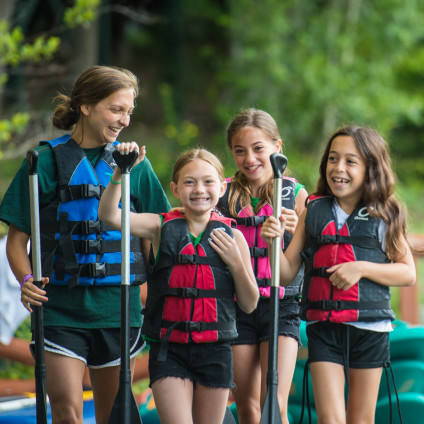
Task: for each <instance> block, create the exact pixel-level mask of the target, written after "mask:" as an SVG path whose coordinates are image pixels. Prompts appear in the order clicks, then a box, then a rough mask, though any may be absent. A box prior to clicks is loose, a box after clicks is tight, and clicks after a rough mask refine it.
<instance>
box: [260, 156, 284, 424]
mask: <svg viewBox="0 0 424 424" xmlns="http://www.w3.org/2000/svg"><path fill="white" fill-rule="evenodd" d="M270 161H271V165H272V168H273V170H274V198H273V216H274V218H276V219H277V221H278V223H280V214H281V190H282V184H283V180H282V176H283V173H284V169H285V168H286V166H287V158H286V157H285V156H284V155H282V154H281V153H274V154H272V155H271V157H270ZM280 252H281V237H275V238H274V239H273V240H272V250H271V293H270V303H269V308H270V322H269V350H268V373H267V389H268V391H267V395H266V398H265V404H264V407H263V411H262V415H261V424H265V423H272V424H280V423H281V414H280V407H279V404H278V397H277V389H278V368H277V358H278V318H279V300H280Z"/></svg>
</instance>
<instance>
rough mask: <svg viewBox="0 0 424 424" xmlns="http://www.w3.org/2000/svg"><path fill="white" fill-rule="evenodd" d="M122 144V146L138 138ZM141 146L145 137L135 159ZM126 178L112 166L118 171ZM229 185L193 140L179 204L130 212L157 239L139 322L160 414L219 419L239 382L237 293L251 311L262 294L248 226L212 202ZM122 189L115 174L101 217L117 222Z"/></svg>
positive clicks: (137, 231) (177, 178) (182, 164)
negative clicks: (236, 223)
mask: <svg viewBox="0 0 424 424" xmlns="http://www.w3.org/2000/svg"><path fill="white" fill-rule="evenodd" d="M118 149H119V150H120V151H121V153H124V154H125V153H128V152H129V151H132V150H134V149H138V146H137V145H136V144H135V143H124V144H121V145H119V146H118ZM144 154H145V148H144V147H143V148H142V149H141V150H140V153H139V156H138V159H137V161H136V162H135V163H136V164H137V163H138V162H140V161H141V160H143V159H144ZM120 178H121V175H120V170H119V169H116V170H115V172H114V174H113V176H112V179H113V181H115V182H118V181H119V180H120ZM225 187H226V183H225V181H224V175H223V169H222V165H221V164H220V162H219V160H218V159H217V158H216V157H215V156H214V155H213V154H212V153H210V152H208V151H206V150H203V149H195V150H190V151H188V152H186V153H185V154H183V155H182V156H181V157H180V158H179V159H178V160H177V162H176V164H175V167H174V173H173V180H172V182H171V190H172V193H173V195H174V196H175V197H176V198H177V199H179V200H180V202H181V207H182V209H180V208H178V209H174V210H173V211H171V212H169V213H167V214H160V215H157V214H138V213H131V214H130V228H131V234H133V235H137V236H139V237H143V238H145V239H148V240H151V242H152V253H153V256H152V257H151V259H152V261H151V272H150V273H149V275H148V277H147V281H148V283H147V284H148V291H147V293H148V294H147V301H146V307H145V310H144V323H143V328H142V332H143V335H144V337H145V338H146V340H147V341H149V343H150V351H149V375H150V384H151V387H152V390H153V396H154V399H155V403H156V407H157V410H158V414H159V418H160V420H161V422H162V423H167V424H169V423H175V424H181V423H199V424H200V423H201V424H205V423H206V424H209V423H211V424H212V423H216V424H221V423H222V421H223V418H224V415H225V409H226V404H227V399H228V393H229V389H230V387H231V386H232V384H233V366H232V353H231V347H230V344H229V342H230V341H231V340H234V339H235V337H236V336H237V331H236V326H235V307H234V295H236V297H237V301H238V303H239V305H240V307H241V308H242V309H243V310H244V311H245V312H247V313H248V312H251V311H253V310H254V309H255V308H256V304H257V301H258V298H259V293H258V288H257V286H256V284H255V277H254V275H253V270H252V267H251V264H250V257H249V249H248V246H247V244H246V241H245V239H244V237H243V235H242V234H241V233H240V232H239V231H238V230H235V229H231V221H232V220H231V219H228V218H224V217H222V216H220V215H218V214H217V213H216V212H214V210H213V209H214V208H215V206H216V204H217V203H218V199H219V197H220V196H222V195H223V194H224V192H225ZM119 199H120V190H119V188H118V187H116V185H115V184H110V185H109V186H108V188H107V189H106V190H105V192H104V194H103V196H102V200H101V202H100V207H99V216H101V219H102V220H104V221H105V222H107V223H108V224H109V225H111V226H112V227H114V228H117V229H118V228H120V227H121V213H120V209H119V208H118V203H119Z"/></svg>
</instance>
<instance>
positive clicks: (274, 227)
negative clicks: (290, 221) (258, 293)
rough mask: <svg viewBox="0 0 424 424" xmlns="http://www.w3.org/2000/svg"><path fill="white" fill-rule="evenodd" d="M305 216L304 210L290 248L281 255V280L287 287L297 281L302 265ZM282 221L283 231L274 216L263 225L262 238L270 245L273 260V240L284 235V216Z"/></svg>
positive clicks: (281, 218)
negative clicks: (301, 254)
mask: <svg viewBox="0 0 424 424" xmlns="http://www.w3.org/2000/svg"><path fill="white" fill-rule="evenodd" d="M305 216H306V210H304V211H303V213H302V215H301V216H300V217H299V220H298V222H297V225H296V230H295V233H294V236H293V239H292V241H291V242H290V244H289V247H288V248H287V250H286V252H285V253H283V251H281V254H280V280H281V284H282V285H284V286H287V285H288V284H290V283H291V282H292V281H293V280H294V279H295V277H296V275H297V273H298V272H299V269H300V267H301V265H302V257H301V256H300V253H301V252H302V250H303V246H304V245H305ZM280 221H281V222H282V228H281V229H280V228H279V226H278V222H277V220H276V219H275V218H274V217H273V216H271V217H269V218H268V219H267V220H266V221H265V222H264V224H263V225H262V230H261V237H262V238H263V239H264V241H265V242H266V243H267V244H268V250H269V253H270V257H271V258H272V256H271V252H272V239H273V238H275V237H278V235H280V236H281V237H282V236H283V234H284V230H285V217H284V215H283V214H282V215H281V216H280Z"/></svg>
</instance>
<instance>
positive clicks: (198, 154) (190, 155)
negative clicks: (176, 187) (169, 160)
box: [172, 149, 225, 184]
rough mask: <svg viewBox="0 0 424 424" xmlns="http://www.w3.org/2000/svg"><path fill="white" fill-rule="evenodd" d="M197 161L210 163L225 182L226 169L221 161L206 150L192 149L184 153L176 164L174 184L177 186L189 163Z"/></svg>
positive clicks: (173, 176) (173, 177)
mask: <svg viewBox="0 0 424 424" xmlns="http://www.w3.org/2000/svg"><path fill="white" fill-rule="evenodd" d="M195 159H201V160H204V161H205V162H208V163H209V164H210V165H212V166H213V167H214V168H215V169H216V171H217V172H218V176H219V179H220V181H221V182H222V181H224V179H225V176H224V167H223V166H222V163H221V161H220V160H219V159H218V158H217V157H216V156H215V155H214V154H213V153H211V152H209V151H208V150H206V149H191V150H187V151H186V152H184V153H182V154H181V155H180V157H179V158H178V159H177V161H176V162H175V165H174V171H173V173H172V182H174V183H175V184H177V183H178V179H179V177H180V172H181V169H182V168H183V167H184V166H185V165H187V164H188V163H190V162H193V161H194V160H195Z"/></svg>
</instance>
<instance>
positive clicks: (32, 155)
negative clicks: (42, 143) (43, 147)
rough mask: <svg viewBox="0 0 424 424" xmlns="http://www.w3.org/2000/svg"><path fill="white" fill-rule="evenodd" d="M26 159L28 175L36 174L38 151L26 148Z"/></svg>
mask: <svg viewBox="0 0 424 424" xmlns="http://www.w3.org/2000/svg"><path fill="white" fill-rule="evenodd" d="M27 160H28V172H29V175H35V174H37V163H38V152H37V150H34V149H32V150H28V152H27Z"/></svg>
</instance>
